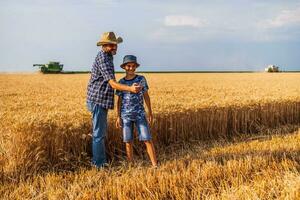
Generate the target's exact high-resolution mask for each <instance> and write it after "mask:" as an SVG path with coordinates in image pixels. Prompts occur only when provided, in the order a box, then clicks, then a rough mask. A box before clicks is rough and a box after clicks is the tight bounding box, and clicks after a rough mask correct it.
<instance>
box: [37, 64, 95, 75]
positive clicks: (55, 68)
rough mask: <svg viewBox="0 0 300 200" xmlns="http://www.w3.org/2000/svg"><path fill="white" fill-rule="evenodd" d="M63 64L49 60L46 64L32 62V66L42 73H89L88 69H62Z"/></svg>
mask: <svg viewBox="0 0 300 200" xmlns="http://www.w3.org/2000/svg"><path fill="white" fill-rule="evenodd" d="M63 66H64V65H63V64H60V63H59V62H54V61H50V62H49V63H48V64H33V67H39V68H40V72H42V73H43V74H77V73H90V71H63Z"/></svg>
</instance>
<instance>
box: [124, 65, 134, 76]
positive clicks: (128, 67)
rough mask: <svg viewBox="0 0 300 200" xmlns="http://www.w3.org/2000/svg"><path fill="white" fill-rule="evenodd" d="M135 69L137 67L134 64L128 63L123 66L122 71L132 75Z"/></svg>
mask: <svg viewBox="0 0 300 200" xmlns="http://www.w3.org/2000/svg"><path fill="white" fill-rule="evenodd" d="M136 67H137V65H136V63H134V62H130V63H127V64H126V65H125V66H124V69H125V70H126V73H127V74H134V72H135V69H136Z"/></svg>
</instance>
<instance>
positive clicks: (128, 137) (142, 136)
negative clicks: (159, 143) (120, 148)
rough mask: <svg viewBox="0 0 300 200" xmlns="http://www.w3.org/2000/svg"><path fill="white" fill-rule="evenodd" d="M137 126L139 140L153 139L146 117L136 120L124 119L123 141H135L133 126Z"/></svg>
mask: <svg viewBox="0 0 300 200" xmlns="http://www.w3.org/2000/svg"><path fill="white" fill-rule="evenodd" d="M134 125H135V126H136V129H137V132H138V136H139V140H140V141H148V140H151V139H152V137H151V133H150V128H149V124H148V121H147V119H146V117H143V118H141V119H136V120H134V121H133V120H129V119H122V131H123V141H124V142H131V141H133V126H134Z"/></svg>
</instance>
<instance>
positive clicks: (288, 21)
mask: <svg viewBox="0 0 300 200" xmlns="http://www.w3.org/2000/svg"><path fill="white" fill-rule="evenodd" d="M291 25H300V7H298V8H296V9H293V10H291V9H290V10H282V11H281V12H280V13H279V14H278V15H277V16H276V17H275V18H273V19H269V20H264V21H261V22H259V23H258V26H259V27H263V28H280V27H283V26H291Z"/></svg>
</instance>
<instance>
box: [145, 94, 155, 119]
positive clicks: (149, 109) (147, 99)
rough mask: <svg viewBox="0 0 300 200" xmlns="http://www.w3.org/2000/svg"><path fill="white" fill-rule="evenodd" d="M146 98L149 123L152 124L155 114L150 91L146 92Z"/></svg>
mask: <svg viewBox="0 0 300 200" xmlns="http://www.w3.org/2000/svg"><path fill="white" fill-rule="evenodd" d="M144 100H145V103H146V106H147V108H148V115H149V123H150V124H152V122H153V115H152V108H151V101H150V96H149V94H148V91H146V92H144Z"/></svg>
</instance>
